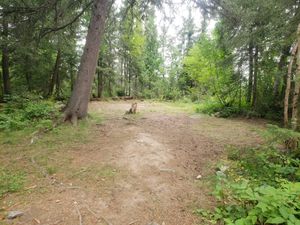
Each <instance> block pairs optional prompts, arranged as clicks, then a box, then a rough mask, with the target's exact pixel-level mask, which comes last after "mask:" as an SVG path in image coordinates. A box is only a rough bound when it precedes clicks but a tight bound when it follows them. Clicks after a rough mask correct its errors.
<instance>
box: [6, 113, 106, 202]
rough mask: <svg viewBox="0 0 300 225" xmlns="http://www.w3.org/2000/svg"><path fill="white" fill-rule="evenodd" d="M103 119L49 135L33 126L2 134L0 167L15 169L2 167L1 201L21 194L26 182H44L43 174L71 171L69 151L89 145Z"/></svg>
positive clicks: (56, 129) (90, 119) (61, 126)
mask: <svg viewBox="0 0 300 225" xmlns="http://www.w3.org/2000/svg"><path fill="white" fill-rule="evenodd" d="M102 118H103V117H102V116H101V115H100V114H91V115H90V116H89V117H88V118H87V119H85V120H81V121H79V122H78V124H77V126H73V125H71V124H69V123H63V124H59V125H57V126H55V127H52V128H51V129H49V130H47V131H46V132H44V131H43V130H42V131H41V130H40V129H38V128H37V127H34V126H33V127H30V126H29V127H25V128H23V129H21V130H4V131H2V132H0V165H6V164H7V165H14V168H13V169H12V168H6V169H1V167H0V197H1V196H3V195H4V194H6V193H11V192H18V191H20V190H22V187H23V184H24V182H26V184H28V185H31V182H34V181H33V180H34V179H40V178H43V177H44V174H43V173H42V171H44V172H45V173H47V174H48V175H53V174H57V173H61V174H64V173H65V172H66V171H68V169H70V163H71V157H70V155H69V152H68V150H72V151H76V150H78V151H79V150H80V149H81V146H83V145H84V144H86V143H88V142H90V141H91V140H92V139H93V138H94V137H95V135H94V128H95V126H97V125H99V124H101V123H102V121H103V119H102ZM96 124H97V125H96ZM18 171H22V173H19V172H18ZM28 175H30V176H28ZM28 177H29V178H28ZM33 177H35V178H33ZM31 179H33V180H31Z"/></svg>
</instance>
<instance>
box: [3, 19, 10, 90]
mask: <svg viewBox="0 0 300 225" xmlns="http://www.w3.org/2000/svg"><path fill="white" fill-rule="evenodd" d="M2 29H3V30H2V35H3V43H2V75H3V94H4V95H10V94H11V86H10V77H9V49H8V22H7V20H6V18H5V17H4V16H3V17H2Z"/></svg>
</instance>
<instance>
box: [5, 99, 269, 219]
mask: <svg viewBox="0 0 300 225" xmlns="http://www.w3.org/2000/svg"><path fill="white" fill-rule="evenodd" d="M129 106H130V103H129V102H124V101H121V102H101V103H99V102H93V103H91V106H90V108H91V113H92V114H93V115H94V116H97V118H100V120H99V119H98V120H96V121H90V122H87V123H88V124H84V125H81V126H83V127H75V128H74V127H64V128H61V129H58V130H57V131H55V130H53V131H52V132H50V133H49V134H46V135H45V136H43V135H42V136H41V137H39V138H38V139H37V140H36V141H35V142H34V143H33V144H30V143H31V140H30V138H29V137H30V136H29V137H26V139H24V140H22V142H20V141H19V140H18V141H16V140H11V139H10V137H3V136H2V137H1V138H3V139H1V142H2V143H1V157H0V160H1V161H0V162H1V165H2V166H4V168H5V167H8V168H12V169H13V170H16V171H20V172H22V173H25V174H26V181H25V183H24V188H23V190H22V191H21V192H20V193H17V194H12V195H7V196H4V199H2V202H1V209H2V210H3V212H2V213H3V214H4V213H5V212H7V211H10V210H21V211H23V212H24V215H23V216H22V217H20V218H18V219H17V220H16V221H14V222H7V224H32V225H34V224H39V223H38V222H37V221H39V222H40V224H70V225H71V224H79V218H78V214H77V212H76V207H77V208H78V210H79V211H80V214H81V216H82V224H105V225H106V224H113V225H117V224H151V222H156V223H157V224H162V223H163V222H164V223H165V224H182V225H184V224H186V225H188V224H189V225H191V224H199V217H198V216H196V215H195V214H194V210H196V209H197V208H199V207H212V206H213V205H214V201H213V199H212V197H211V196H210V195H209V193H210V191H211V188H210V187H209V186H208V184H207V180H209V179H210V176H211V175H212V174H213V173H214V171H215V167H216V163H217V162H218V161H219V160H221V159H222V158H223V157H224V153H225V148H226V146H227V145H236V146H240V145H243V146H245V145H248V146H255V145H257V144H258V143H259V142H260V141H261V138H260V137H259V136H258V135H257V131H256V130H257V129H262V128H263V127H264V124H263V123H259V124H258V123H257V122H253V121H252V122H251V121H247V120H246V121H245V120H239V119H228V120H225V119H221V118H213V117H209V116H206V115H199V114H195V113H193V110H191V107H190V106H188V105H187V104H185V105H182V106H177V105H174V104H166V103H155V102H139V103H138V114H136V115H130V116H127V115H124V112H125V110H127V109H128V107H129ZM14 141H16V142H14ZM33 160H34V161H33ZM45 174H46V175H45ZM199 175H201V176H202V178H201V179H198V180H197V176H199ZM3 214H2V215H3ZM2 223H3V222H2ZM4 224H6V222H4ZM153 224H154V223H153Z"/></svg>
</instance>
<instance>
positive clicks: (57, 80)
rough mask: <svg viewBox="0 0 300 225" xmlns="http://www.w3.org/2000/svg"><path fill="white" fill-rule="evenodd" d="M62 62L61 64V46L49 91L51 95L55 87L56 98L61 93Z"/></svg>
mask: <svg viewBox="0 0 300 225" xmlns="http://www.w3.org/2000/svg"><path fill="white" fill-rule="evenodd" d="M60 64H61V49H60V48H59V49H58V50H57V54H56V60H55V65H54V69H53V73H52V76H51V79H50V84H49V92H48V96H51V95H52V94H53V91H54V88H55V97H56V98H59V94H60V77H59V68H60Z"/></svg>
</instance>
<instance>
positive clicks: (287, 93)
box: [283, 43, 298, 127]
mask: <svg viewBox="0 0 300 225" xmlns="http://www.w3.org/2000/svg"><path fill="white" fill-rule="evenodd" d="M297 49H298V43H296V44H294V47H293V49H292V53H291V58H290V63H289V66H288V73H287V78H286V88H285V97H284V110H283V111H284V115H283V122H284V126H285V127H288V123H289V98H290V92H291V76H292V71H293V64H294V60H295V54H296V51H297Z"/></svg>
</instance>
